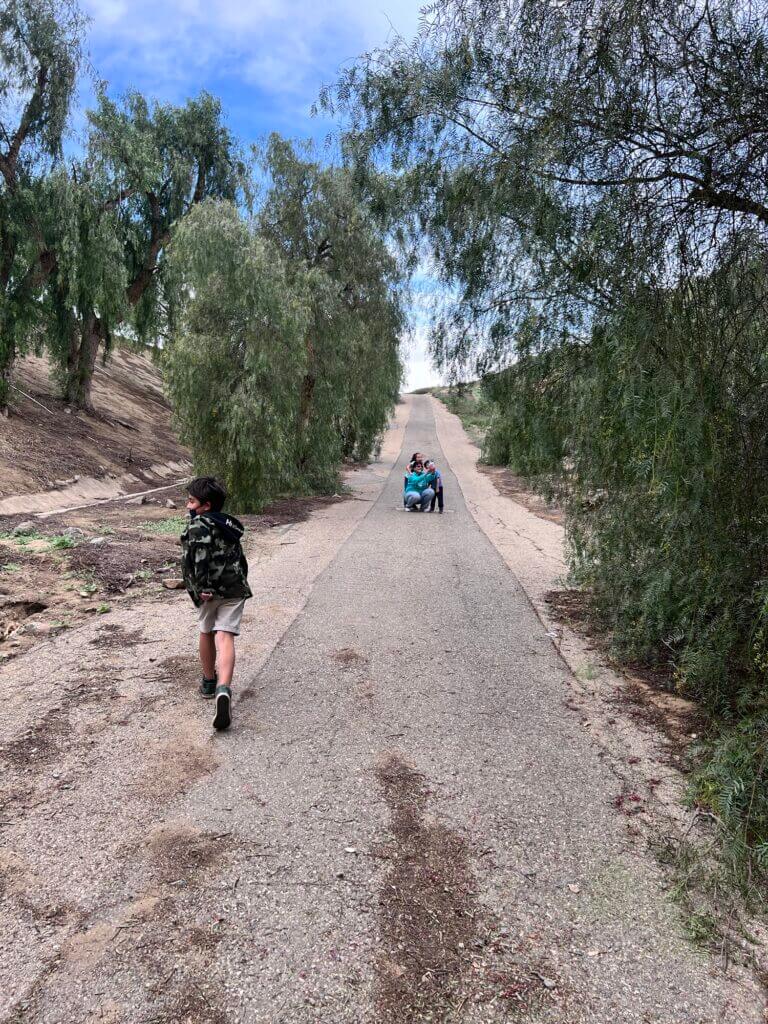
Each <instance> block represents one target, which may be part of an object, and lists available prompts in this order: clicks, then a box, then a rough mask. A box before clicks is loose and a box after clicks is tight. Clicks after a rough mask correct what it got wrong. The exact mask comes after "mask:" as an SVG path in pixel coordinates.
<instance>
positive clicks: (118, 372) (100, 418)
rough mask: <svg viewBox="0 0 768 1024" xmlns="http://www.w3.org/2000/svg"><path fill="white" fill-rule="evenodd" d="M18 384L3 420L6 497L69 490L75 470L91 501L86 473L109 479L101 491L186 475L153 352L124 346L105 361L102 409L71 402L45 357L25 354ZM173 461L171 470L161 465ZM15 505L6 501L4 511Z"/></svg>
mask: <svg viewBox="0 0 768 1024" xmlns="http://www.w3.org/2000/svg"><path fill="white" fill-rule="evenodd" d="M13 383H14V390H13V392H12V394H13V401H12V406H11V415H10V417H9V418H8V419H6V420H3V419H0V498H7V497H10V496H12V495H28V494H33V493H38V492H41V491H50V490H53V489H57V488H58V489H62V488H64V487H66V486H68V485H71V483H72V478H73V477H75V476H78V477H80V478H81V479H80V480H79V481H78V483H80V484H81V487H80V492H85V500H87V497H88V495H87V485H85V478H92V479H93V480H101V481H102V488H101V490H100V491H98V493H94V494H93V497H94V498H97V497H105V496H107V494H106V491H108V490H110V489H111V490H112V491H113V492H114V493H115V494H117V493H120V492H121V491H139V490H142V489H144V488H145V487H152V486H157V485H159V484H161V483H162V482H163V479H162V478H163V477H165V476H168V475H170V476H171V477H173V476H175V477H179V476H181V475H183V472H181V473H180V472H179V468H180V467H181V468H182V470H183V468H185V467H186V466H187V465H188V463H189V453H188V452H187V450H186V449H185V448H184V447H183V446H182V445H181V444H180V443H179V441H178V439H177V438H176V436H175V434H174V432H173V430H172V428H171V412H170V407H169V405H168V402H167V401H166V399H165V396H164V394H163V389H162V382H161V379H160V374H159V372H158V370H157V368H156V367H155V366H154V365H153V363H152V362H151V361H150V360H149V359H148V358H147V357H146V356H143V355H139V354H138V353H134V352H129V351H125V350H117V351H115V352H114V353H113V355H112V357H111V358H110V360H109V362H108V363H107V364H106V365H101V364H99V365H98V367H97V369H96V374H95V379H94V388H93V400H94V406H95V408H96V415H95V416H89V415H85V414H83V413H77V412H74V411H71V410H68V409H67V407H66V405H65V403H64V402H63V401H62V400H61V398H59V397H58V394H57V390H56V386H55V383H54V382H53V381H52V379H51V375H50V372H49V365H48V362H47V360H45V359H40V358H37V357H35V356H30V357H27V358H26V359H23V360H21V361H20V362H19V364H18V366H17V369H16V374H15V376H14V381H13ZM171 465H172V467H173V468H172V469H169V470H168V472H165V471H164V470H163V468H162V467H168V466H171ZM125 474H129V475H130V476H131V477H135V482H134V481H132V480H125V481H123V483H124V484H125V486H120V485H119V484H118V483H117V479H118V478H119V477H121V476H123V475H125ZM108 481H112V483H111V484H110V483H108ZM84 485H85V486H84ZM104 485H106V487H105V486H104ZM72 503H73V504H74V503H75V502H74V501H73V502H72ZM52 507H57V506H56V505H55V503H54V504H53V506H52ZM14 511H17V510H16V509H15V508H12V507H6V508H0V513H2V512H5V513H12V512H14ZM18 511H25V509H23V508H19V509H18Z"/></svg>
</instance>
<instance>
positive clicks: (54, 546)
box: [48, 534, 77, 551]
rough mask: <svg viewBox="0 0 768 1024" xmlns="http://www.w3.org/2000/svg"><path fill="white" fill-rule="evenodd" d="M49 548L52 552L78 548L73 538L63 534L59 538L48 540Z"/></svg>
mask: <svg viewBox="0 0 768 1024" xmlns="http://www.w3.org/2000/svg"><path fill="white" fill-rule="evenodd" d="M48 546H49V548H50V549H51V550H52V551H67V550H68V549H69V548H76V547H77V541H76V540H74V539H73V538H72V537H65V536H64V535H63V534H61V535H59V536H57V537H51V538H50V539H49V540H48Z"/></svg>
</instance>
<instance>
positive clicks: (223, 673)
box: [214, 630, 235, 686]
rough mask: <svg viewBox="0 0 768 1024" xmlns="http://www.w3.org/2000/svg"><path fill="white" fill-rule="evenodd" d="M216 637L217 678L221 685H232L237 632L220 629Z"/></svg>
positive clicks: (215, 634)
mask: <svg viewBox="0 0 768 1024" xmlns="http://www.w3.org/2000/svg"><path fill="white" fill-rule="evenodd" d="M214 636H215V637H216V654H217V658H216V678H217V680H218V683H219V686H231V685H232V676H233V675H234V672H235V634H234V633H225V632H224V631H223V630H219V631H218V632H216V633H214Z"/></svg>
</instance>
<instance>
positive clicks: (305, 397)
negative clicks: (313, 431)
mask: <svg viewBox="0 0 768 1024" xmlns="http://www.w3.org/2000/svg"><path fill="white" fill-rule="evenodd" d="M304 344H305V347H306V352H307V372H306V373H305V374H304V380H303V381H302V383H301V398H300V400H299V429H298V437H297V438H296V441H297V450H298V455H299V459H298V462H299V468H303V466H304V463H305V462H306V461H307V452H306V446H305V444H304V436H305V434H306V432H307V427H308V426H309V421H310V418H311V416H312V398H313V396H314V393H315V383H316V377H315V372H314V371H315V346H314V345H313V344H312V336H311V335H307V337H306V339H305V342H304Z"/></svg>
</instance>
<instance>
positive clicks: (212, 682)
mask: <svg viewBox="0 0 768 1024" xmlns="http://www.w3.org/2000/svg"><path fill="white" fill-rule="evenodd" d="M200 693H202V695H203V696H204V697H205V699H206V700H213V696H214V694H215V693H216V676H214V677H213V679H206V678H205V676H203V678H202V679H201V680H200Z"/></svg>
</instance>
